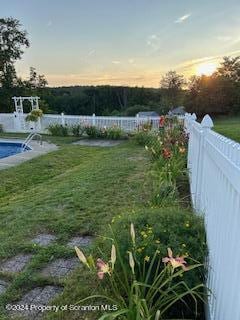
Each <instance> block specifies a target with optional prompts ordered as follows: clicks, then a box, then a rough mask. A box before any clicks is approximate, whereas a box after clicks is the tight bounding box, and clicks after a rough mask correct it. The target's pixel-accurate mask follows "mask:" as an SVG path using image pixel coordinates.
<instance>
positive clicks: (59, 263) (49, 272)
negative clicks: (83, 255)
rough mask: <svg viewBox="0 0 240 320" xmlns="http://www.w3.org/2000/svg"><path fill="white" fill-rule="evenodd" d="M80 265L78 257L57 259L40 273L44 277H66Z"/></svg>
mask: <svg viewBox="0 0 240 320" xmlns="http://www.w3.org/2000/svg"><path fill="white" fill-rule="evenodd" d="M79 266H80V262H79V260H78V258H69V259H61V258H60V259H57V260H54V261H52V262H51V263H49V264H48V265H47V266H46V267H45V268H44V269H43V270H42V271H41V272H40V274H41V275H42V276H44V277H52V278H64V277H66V276H67V275H69V274H70V273H71V272H72V271H73V270H74V269H76V268H77V267H79Z"/></svg>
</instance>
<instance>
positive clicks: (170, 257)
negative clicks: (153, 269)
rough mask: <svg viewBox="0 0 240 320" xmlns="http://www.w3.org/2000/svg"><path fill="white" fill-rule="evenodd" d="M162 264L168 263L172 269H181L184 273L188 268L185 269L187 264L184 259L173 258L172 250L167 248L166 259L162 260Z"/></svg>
mask: <svg viewBox="0 0 240 320" xmlns="http://www.w3.org/2000/svg"><path fill="white" fill-rule="evenodd" d="M162 262H163V263H169V264H171V266H172V267H173V269H175V268H178V267H182V269H183V270H184V271H187V270H188V268H187V267H186V264H187V262H186V261H185V260H184V257H176V258H174V257H173V253H172V250H171V249H170V248H168V257H165V258H163V259H162Z"/></svg>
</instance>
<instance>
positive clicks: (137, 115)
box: [136, 113, 139, 130]
mask: <svg viewBox="0 0 240 320" xmlns="http://www.w3.org/2000/svg"><path fill="white" fill-rule="evenodd" d="M136 118H137V120H136V124H137V130H139V114H138V113H137V114H136Z"/></svg>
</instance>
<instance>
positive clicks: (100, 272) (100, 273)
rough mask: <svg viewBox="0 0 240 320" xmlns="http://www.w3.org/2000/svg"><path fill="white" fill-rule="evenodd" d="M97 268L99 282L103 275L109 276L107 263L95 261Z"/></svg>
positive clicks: (99, 260)
mask: <svg viewBox="0 0 240 320" xmlns="http://www.w3.org/2000/svg"><path fill="white" fill-rule="evenodd" d="M97 268H98V273H97V275H98V278H99V279H100V280H102V279H103V277H104V274H105V273H108V274H110V268H109V265H108V263H105V262H104V261H103V260H102V259H97Z"/></svg>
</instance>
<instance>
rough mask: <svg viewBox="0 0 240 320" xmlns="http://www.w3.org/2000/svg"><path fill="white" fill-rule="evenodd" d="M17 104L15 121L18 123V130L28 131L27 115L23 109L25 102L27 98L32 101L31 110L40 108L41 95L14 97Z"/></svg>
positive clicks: (15, 104)
mask: <svg viewBox="0 0 240 320" xmlns="http://www.w3.org/2000/svg"><path fill="white" fill-rule="evenodd" d="M12 99H13V101H14V106H15V114H14V116H15V122H16V124H17V127H18V130H20V131H26V130H27V128H26V122H25V116H24V110H23V102H24V101H25V100H27V101H29V102H30V103H31V111H32V110H37V109H39V104H38V100H39V99H40V98H39V97H13V98H12Z"/></svg>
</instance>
